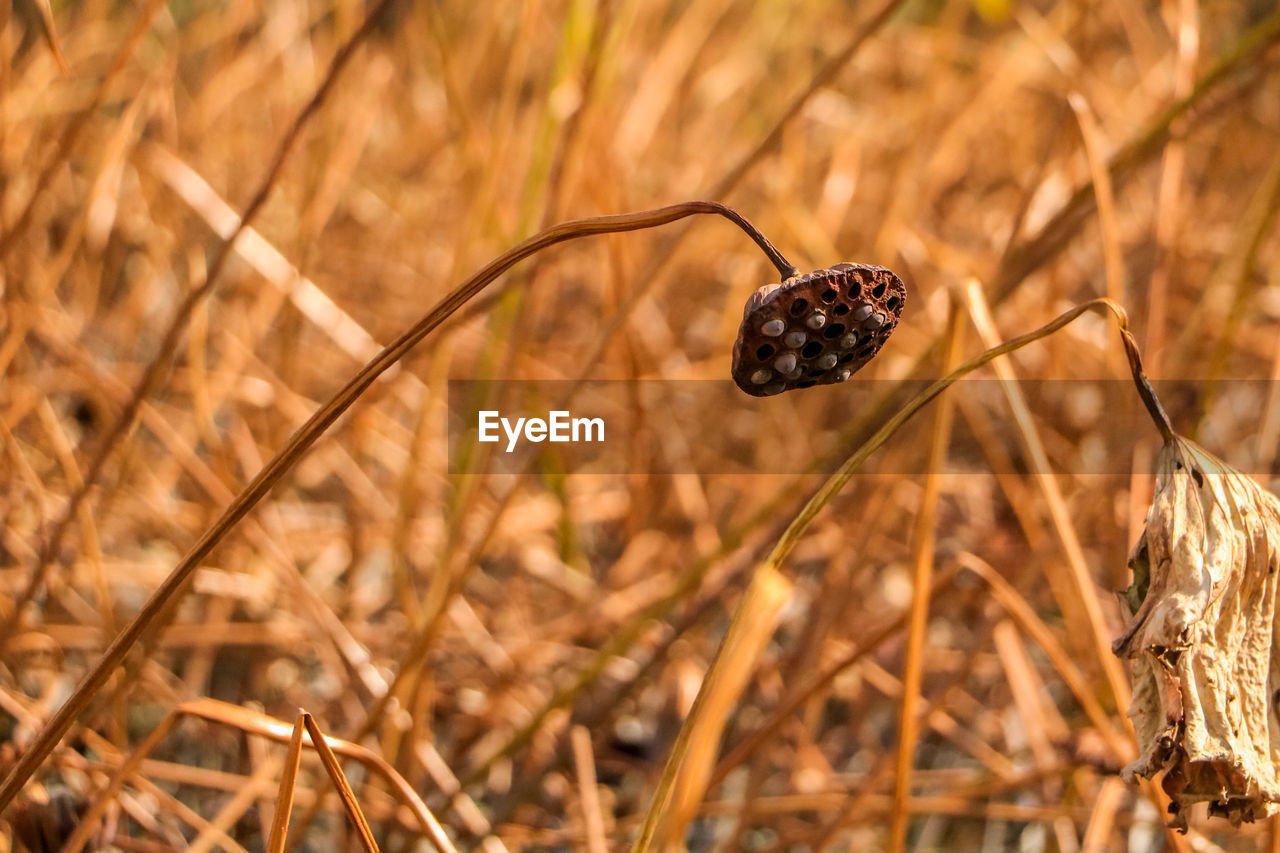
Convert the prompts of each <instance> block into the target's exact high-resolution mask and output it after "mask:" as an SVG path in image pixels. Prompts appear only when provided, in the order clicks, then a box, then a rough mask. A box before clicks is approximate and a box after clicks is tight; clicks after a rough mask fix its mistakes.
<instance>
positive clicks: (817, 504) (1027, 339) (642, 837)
mask: <svg viewBox="0 0 1280 853" xmlns="http://www.w3.org/2000/svg"><path fill="white" fill-rule="evenodd" d="M1095 310H1097V311H1102V312H1104V313H1108V312H1109V313H1110V314H1111V315H1112V316H1113V317H1114V318H1115V320H1116V325H1117V326H1118V328H1119V331H1120V337H1121V340H1122V341H1123V343H1124V348H1125V355H1126V356H1127V358H1128V362H1129V370H1130V373H1131V374H1132V377H1133V382H1134V385H1135V386H1136V388H1137V391H1138V396H1139V397H1141V398H1142V403H1143V405H1144V406H1145V407H1146V409H1147V412H1148V414H1150V415H1151V419H1152V421H1154V422H1155V425H1156V429H1157V430H1159V432H1160V435H1161V436H1162V437H1163V438H1164V440H1165V442H1166V443H1170V442H1173V441H1175V440H1176V436H1175V434H1174V431H1173V426H1172V424H1171V423H1170V421H1169V416H1168V415H1167V414H1166V413H1165V411H1164V407H1163V406H1162V405H1161V404H1160V400H1159V399H1158V398H1157V397H1156V394H1155V391H1154V390H1153V389H1152V387H1151V383H1150V381H1149V380H1148V379H1147V375H1146V372H1145V370H1144V369H1143V366H1142V356H1141V354H1140V353H1139V351H1138V345H1137V342H1136V341H1135V340H1134V338H1133V335H1132V334H1130V332H1129V318H1128V315H1127V314H1126V313H1125V310H1124V309H1123V308H1121V307H1120V306H1119V305H1117V304H1116V303H1115V302H1112V301H1111V300H1110V299H1094V300H1091V301H1089V302H1085V303H1083V304H1081V305H1077V306H1076V307H1074V308H1072V309H1070V310H1069V311H1066V312H1065V313H1063V314H1061V315H1059V316H1058V317H1056V318H1055V319H1053V320H1051V321H1050V322H1048V323H1046V324H1045V325H1043V326H1041V327H1040V328H1038V329H1036V330H1034V331H1032V332H1028V333H1027V334H1025V335H1020V336H1018V337H1016V338H1011V339H1010V340H1007V341H1005V342H1004V343H1002V344H1000V345H999V346H995V347H992V348H991V349H988V350H986V351H985V352H983V353H981V354H979V355H977V356H975V357H973V358H972V359H970V360H969V361H967V362H965V363H964V364H962V365H960V366H959V367H957V368H956V369H955V370H953V371H951V372H950V373H948V374H947V375H946V376H944V377H942V378H941V379H938V380H937V381H935V382H933V383H932V384H931V385H929V386H928V387H927V388H925V389H924V390H923V391H921V392H920V393H918V394H916V395H915V396H914V397H912V398H911V399H910V400H909V401H908V402H907V403H906V404H905V405H904V406H903V407H902V408H901V409H899V410H898V411H897V412H895V413H894V415H893V416H892V417H891V418H889V420H887V421H886V422H885V423H884V425H883V426H882V427H880V429H878V430H877V431H876V432H875V434H873V435H872V436H871V438H869V439H867V441H865V442H864V443H863V444H862V445H861V446H860V447H858V449H857V450H855V451H854V452H853V454H852V455H850V456H849V457H848V458H847V459H846V460H845V461H844V463H843V464H842V465H841V466H840V467H839V468H838V469H837V470H836V472H835V473H834V474H832V475H831V476H830V477H829V478H828V479H827V481H826V482H825V483H824V484H823V485H822V486H821V487H820V488H819V489H818V491H817V492H815V493H814V495H813V497H812V498H810V499H809V501H808V503H806V504H805V506H804V508H803V509H801V510H800V512H799V514H797V515H796V517H795V519H793V520H792V522H791V524H790V525H789V526H788V527H787V529H786V531H785V532H784V533H783V534H782V536H781V537H779V539H778V542H777V544H776V545H775V546H774V548H773V550H772V552H770V554H769V556H768V557H767V558H766V559H765V560H764V562H762V563H761V564H760V567H759V568H758V569H756V574H755V577H754V578H753V580H752V583H753V584H754V583H756V582H758V581H759V580H760V579H762V578H771V577H774V576H777V575H778V573H779V572H780V569H781V566H782V562H783V561H784V560H785V559H786V558H787V556H788V555H789V554H790V553H791V550H792V549H793V548H794V547H795V545H796V543H797V542H799V541H800V539H801V538H802V537H803V536H804V534H805V532H806V531H808V529H809V526H810V525H811V524H812V523H813V520H814V519H815V518H817V516H818V513H820V512H821V511H822V509H823V507H825V506H826V505H827V504H828V503H830V502H831V500H832V498H834V497H835V496H836V495H837V494H839V493H840V491H841V490H842V489H843V488H844V487H845V485H846V484H847V483H848V482H849V480H850V479H851V478H852V477H853V475H854V474H856V473H857V472H858V471H859V470H860V469H861V468H862V466H863V465H864V464H865V463H866V461H867V459H868V458H870V456H871V454H872V453H875V452H876V451H877V450H879V449H880V448H881V447H883V446H884V445H885V443H887V442H888V441H889V439H890V438H892V437H893V436H894V434H895V433H897V431H898V430H899V429H901V428H902V427H903V425H904V424H906V422H907V421H909V420H911V418H912V417H914V416H915V415H916V413H918V412H919V411H920V410H921V409H923V408H924V407H925V406H926V405H928V404H929V402H931V401H932V400H933V399H934V398H936V397H937V396H938V395H939V394H941V393H942V392H943V391H945V390H947V389H948V388H950V387H951V386H952V385H954V384H955V383H956V382H957V381H959V380H960V379H962V378H964V377H965V376H967V375H969V374H970V373H973V372H974V371H975V370H977V369H978V368H980V367H982V366H984V365H986V364H988V363H990V362H992V361H994V360H995V359H997V358H999V357H1000V356H1002V355H1007V354H1009V353H1012V352H1015V351H1017V350H1020V349H1022V348H1023V347H1025V346H1027V345H1028V344H1031V343H1035V342H1036V341H1039V340H1042V339H1043V338H1047V337H1048V336H1050V335H1052V334H1053V333H1054V332H1057V331H1059V330H1060V329H1062V328H1063V327H1064V326H1067V325H1069V324H1070V323H1071V322H1072V321H1074V320H1076V319H1077V318H1079V317H1080V316H1081V315H1082V314H1085V313H1088V312H1090V311H1095ZM746 618H747V616H746V615H744V612H743V609H742V607H741V606H739V608H738V610H737V611H736V612H735V613H734V616H733V620H732V621H731V622H730V625H729V629H728V631H727V632H726V635H725V636H726V639H728V638H729V637H731V636H733V635H734V632H735V628H740V624H741V623H742V621H743V620H744V619H746ZM723 649H724V643H723V642H722V644H721V649H720V650H718V651H717V653H716V657H715V658H714V660H713V662H712V666H711V669H710V670H709V671H708V672H707V674H706V676H705V677H704V678H703V681H702V686H701V687H700V688H699V690H698V695H697V697H695V699H694V703H693V708H692V710H691V711H690V713H689V716H688V717H687V718H686V719H685V723H684V725H683V726H682V727H681V733H680V735H679V736H678V737H677V739H676V743H675V747H674V748H673V749H672V752H671V755H670V756H669V757H668V759H667V764H666V767H665V768H664V769H663V773H662V777H661V779H660V780H659V783H658V789H657V790H656V791H655V792H654V795H653V799H652V801H651V802H650V805H649V811H648V813H647V814H646V816H645V821H644V823H643V824H642V826H641V828H640V833H639V835H638V836H637V837H636V840H635V843H634V845H633V846H632V848H631V849H632V853H644V851H648V850H651V849H654V848H655V846H657V845H656V841H657V835H658V829H659V827H660V826H662V825H663V824H664V823H665V822H666V821H667V820H668V819H669V814H670V812H671V810H672V803H671V794H672V791H673V790H674V788H675V786H676V783H677V781H678V780H679V779H680V777H681V775H682V769H683V767H682V765H683V764H684V762H685V757H686V755H687V751H688V748H689V741H690V738H689V736H688V732H690V731H692V730H693V727H694V726H695V725H697V724H698V723H699V720H698V717H699V715H700V713H701V712H702V711H703V709H704V708H705V707H706V699H705V697H704V693H705V692H706V690H707V689H708V685H714V684H716V683H718V681H719V680H721V679H720V675H721V674H720V673H719V672H717V669H718V668H719V667H721V666H724V665H725V664H724V659H725V655H723V654H722V653H721V652H722V651H723Z"/></svg>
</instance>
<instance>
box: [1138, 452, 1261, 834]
mask: <svg viewBox="0 0 1280 853" xmlns="http://www.w3.org/2000/svg"><path fill="white" fill-rule="evenodd" d="M1278 560H1280V500H1277V499H1276V497H1275V496H1274V495H1272V494H1270V493H1269V492H1267V491H1265V490H1263V489H1262V488H1260V487H1259V486H1258V485H1257V484H1256V483H1254V482H1253V480H1251V479H1250V478H1248V477H1246V476H1245V475H1244V474H1242V473H1241V472H1239V471H1237V470H1236V469H1234V468H1232V467H1230V466H1229V465H1227V464H1226V463H1224V462H1222V461H1221V460H1219V459H1217V458H1215V457H1214V456H1212V455H1211V454H1209V453H1207V452H1206V451H1205V450H1203V449H1202V448H1200V447H1198V446H1197V445H1195V444H1194V443H1192V442H1190V441H1187V440H1185V439H1182V438H1178V439H1176V440H1174V441H1172V442H1170V443H1168V444H1166V445H1165V447H1164V450H1163V451H1162V452H1161V454H1160V459H1159V467H1158V472H1157V477H1156V490H1155V498H1154V500H1153V502H1152V505H1151V510H1150V512H1149V514H1148V516H1147V526H1146V529H1145V530H1144V531H1143V533H1142V536H1141V538H1140V539H1139V540H1138V543H1137V544H1136V545H1135V546H1134V550H1133V553H1132V555H1131V556H1130V566H1131V567H1133V569H1134V579H1135V580H1134V587H1133V588H1131V589H1130V590H1129V600H1130V603H1131V605H1132V604H1136V605H1137V606H1136V611H1135V613H1134V616H1133V620H1132V621H1131V622H1130V624H1129V626H1128V628H1127V629H1126V630H1125V632H1124V634H1123V635H1122V636H1121V637H1120V638H1119V639H1118V640H1117V641H1116V643H1115V652H1116V654H1118V655H1120V656H1122V657H1128V658H1133V659H1134V667H1133V669H1134V672H1133V677H1134V692H1133V703H1132V705H1131V707H1130V709H1129V716H1130V717H1131V718H1132V719H1133V723H1134V727H1135V728H1136V730H1137V734H1138V743H1139V746H1140V747H1141V748H1142V750H1143V751H1142V755H1141V756H1140V757H1139V758H1138V760H1137V761H1135V762H1133V763H1132V764H1130V765H1129V766H1128V767H1126V768H1125V769H1124V771H1123V773H1124V776H1125V778H1126V779H1127V780H1129V781H1133V780H1134V778H1135V777H1137V776H1144V777H1147V778H1151V777H1153V776H1154V775H1155V774H1157V773H1159V772H1160V771H1162V770H1163V771H1165V777H1164V782H1163V785H1164V789H1165V791H1166V793H1168V794H1169V796H1170V797H1171V798H1172V800H1173V802H1172V804H1171V805H1170V807H1169V808H1170V811H1171V812H1172V813H1173V815H1174V825H1175V826H1178V827H1180V828H1183V829H1185V828H1186V814H1187V808H1188V807H1189V806H1191V805H1192V804H1194V803H1197V802H1207V803H1209V812H1210V814H1215V815H1220V816H1223V817H1226V818H1228V819H1230V820H1231V821H1232V823H1234V824H1239V823H1240V822H1241V821H1254V820H1257V819H1258V818H1261V817H1266V816H1267V815H1270V814H1273V813H1274V812H1275V811H1277V808H1278V807H1280V778H1278V772H1277V762H1280V716H1277V713H1276V703H1275V702H1274V701H1273V696H1274V695H1275V691H1276V689H1277V687H1280V658H1278V657H1277V649H1276V647H1275V643H1274V642H1273V638H1274V636H1275V630H1276V583H1277V574H1276V566H1277V562H1278ZM1144 585H1145V587H1146V588H1145V590H1144V589H1143V586H1144Z"/></svg>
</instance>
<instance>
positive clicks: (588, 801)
mask: <svg viewBox="0 0 1280 853" xmlns="http://www.w3.org/2000/svg"><path fill="white" fill-rule="evenodd" d="M570 736H571V739H572V743H573V764H574V767H575V769H576V770H577V776H578V792H579V793H578V801H579V803H580V804H581V808H582V831H583V833H584V834H585V835H586V837H587V853H608V851H609V844H608V841H607V840H606V839H605V835H604V820H603V818H602V817H601V813H600V794H599V792H598V791H597V790H596V765H595V759H594V757H593V756H592V750H591V732H589V731H587V729H586V728H584V727H582V726H574V727H573V731H572V732H571V734H570Z"/></svg>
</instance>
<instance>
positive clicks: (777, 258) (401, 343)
mask: <svg viewBox="0 0 1280 853" xmlns="http://www.w3.org/2000/svg"><path fill="white" fill-rule="evenodd" d="M702 214H714V215H716V216H723V217H724V218H726V219H728V220H729V221H731V222H733V223H734V224H735V225H737V226H738V227H739V228H741V229H742V230H743V231H745V232H746V233H747V234H748V235H749V236H750V237H751V238H752V239H753V240H754V241H755V242H756V244H757V245H758V246H759V247H760V248H761V249H762V250H763V251H764V252H765V254H766V255H767V256H768V257H769V260H770V261H771V262H772V263H773V264H774V266H776V267H777V268H778V271H779V273H781V274H784V275H785V274H786V271H787V270H791V271H794V270H795V267H794V266H792V265H791V263H790V262H788V261H787V260H786V259H785V258H784V257H783V256H782V254H781V253H780V252H779V251H778V250H777V249H776V248H774V246H773V244H772V243H770V242H769V241H768V239H766V238H765V236H764V235H763V234H761V233H760V231H759V230H757V229H756V228H755V226H753V225H752V224H751V223H750V222H748V221H747V219H746V218H745V217H743V216H742V215H741V214H740V213H738V212H737V211H735V210H733V209H732V208H730V207H727V206H726V205H723V204H720V203H719V202H714V201H686V202H682V203H680V204H673V205H670V206H668V207H661V208H658V209H656V210H648V211H642V212H640V213H626V214H620V215H617V216H598V217H592V218H590V219H577V220H573V221H570V222H564V223H561V224H560V225H555V226H553V227H551V228H548V229H546V230H545V231H543V232H541V233H539V234H536V235H535V236H533V237H530V238H529V239H528V240H526V241H525V242H523V243H521V244H520V245H518V246H516V247H515V248H513V249H510V250H508V251H507V252H505V253H504V254H502V255H501V256H499V257H498V258H496V259H494V260H493V261H491V262H490V263H489V264H488V265H487V266H486V267H484V268H483V269H481V270H480V271H479V272H477V273H476V274H474V275H473V276H471V278H469V279H467V280H466V281H464V282H463V283H462V284H460V285H458V287H456V288H454V289H453V290H452V291H451V292H450V293H449V294H448V295H447V296H445V297H444V298H443V299H442V300H440V302H438V303H437V304H436V306H435V307H434V308H432V309H431V310H430V311H429V312H427V314H426V315H425V316H424V317H422V319H420V320H419V321H418V322H417V323H415V324H414V325H413V326H411V327H410V328H409V329H407V330H406V331H404V332H403V333H401V335H400V336H399V337H397V338H396V339H395V340H394V341H392V342H391V343H390V344H388V345H387V346H386V348H384V349H383V350H382V351H381V352H380V353H378V355H376V356H374V358H373V359H372V360H371V361H370V362H369V363H368V364H366V365H365V366H364V367H362V368H361V369H360V370H359V371H358V372H357V373H356V374H355V375H354V376H352V377H351V379H350V380H348V381H347V383H346V384H345V385H344V386H343V387H342V388H340V389H339V390H338V391H337V393H335V394H334V395H333V397H331V398H330V399H329V401H328V402H326V403H325V404H324V405H323V406H321V407H320V408H319V409H317V410H316V412H315V414H313V415H312V416H311V417H310V418H309V419H308V420H307V422H306V423H304V424H303V425H302V426H300V427H298V429H297V430H296V431H295V432H294V433H293V435H291V436H290V437H289V440H288V441H286V442H285V445H284V447H282V448H281V449H280V450H279V451H277V452H276V454H275V456H273V457H272V458H271V460H270V461H269V462H268V463H267V464H266V465H264V466H263V468H262V470H261V471H259V472H258V474H257V476H255V477H254V478H253V480H252V481H250V483H249V484H248V485H247V486H245V487H244V489H243V490H241V492H240V494H238V495H236V497H235V499H233V500H232V501H231V503H230V504H228V505H227V507H226V509H224V510H223V512H222V515H221V516H220V517H219V518H218V520H217V521H215V522H214V523H213V524H212V525H211V526H210V527H209V528H208V529H207V530H206V531H205V532H204V534H203V535H202V536H201V537H200V539H199V540H197V541H196V543H195V544H194V545H193V546H192V547H191V549H190V550H189V551H188V552H187V554H186V556H184V557H183V558H182V560H181V561H180V562H179V563H178V565H177V566H175V567H174V569H173V571H172V572H170V574H169V576H168V577H167V578H166V579H165V580H164V582H163V583H162V584H160V586H159V587H157V588H156V591H155V592H153V593H152V594H151V597H150V598H149V599H148V600H147V602H146V604H144V605H143V606H142V609H141V610H139V611H138V613H137V615H136V616H134V618H133V620H132V621H131V622H130V623H129V624H128V625H127V626H126V627H125V629H124V630H123V631H121V632H120V633H119V634H118V635H116V638H115V639H114V640H113V641H112V642H111V645H110V646H108V647H107V649H106V651H105V652H104V653H103V655H102V657H101V659H99V660H98V662H97V663H96V664H95V665H94V666H93V668H92V669H91V670H89V672H88V673H87V674H86V675H85V677H84V679H83V680H82V681H81V682H80V684H79V685H78V686H77V688H76V691H75V693H74V694H72V696H71V697H70V698H69V699H68V700H67V702H66V703H64V704H63V705H62V707H61V708H59V709H58V712H57V713H56V714H55V715H54V716H53V717H52V718H51V719H50V720H49V722H48V723H46V724H45V727H44V728H43V729H42V730H41V731H40V733H39V735H37V736H36V738H35V740H33V741H32V743H31V746H30V748H29V749H28V750H27V751H26V752H25V753H24V754H23V755H22V757H21V758H20V759H19V760H18V762H17V763H16V764H15V765H14V766H13V769H11V770H10V771H9V775H8V776H6V777H5V779H4V781H3V783H0V811H3V810H4V809H5V808H6V807H7V806H8V805H9V803H10V802H12V800H13V798H14V796H16V795H17V793H18V791H20V790H21V789H22V786H23V785H24V784H25V783H26V781H27V779H29V778H30V777H31V774H32V773H34V772H35V770H36V768H38V767H39V766H40V764H41V763H42V762H43V761H44V760H45V758H47V757H48V756H49V753H51V752H52V751H53V749H54V747H55V746H57V744H58V741H60V740H61V739H62V737H63V735H65V734H66V733H67V730H68V729H70V728H71V726H72V724H73V723H74V722H75V720H76V718H77V717H78V716H79V715H80V712H81V711H82V710H84V708H85V706H86V705H88V703H89V701H90V699H91V698H92V697H93V695H94V694H95V693H96V692H97V691H98V690H99V689H100V688H101V687H102V685H103V684H105V683H106V681H107V679H108V678H109V677H110V676H111V673H112V672H113V671H114V670H115V668H116V667H117V666H119V665H120V664H121V662H122V661H123V660H124V657H125V655H126V654H127V653H128V651H129V649H131V648H132V647H133V646H134V644H135V643H137V642H138V640H139V639H140V638H141V637H142V636H143V634H144V633H145V632H146V631H147V630H148V629H149V628H150V627H151V626H152V625H153V624H155V623H156V622H157V621H158V619H159V618H160V616H161V614H162V613H163V612H164V611H165V609H166V608H167V607H168V606H169V605H170V604H172V603H173V601H174V600H175V599H176V598H177V597H178V596H179V594H180V592H181V590H182V587H183V586H184V584H185V583H186V581H187V580H188V579H189V578H190V577H191V575H192V573H193V572H194V571H195V569H196V567H197V566H198V565H200V563H201V561H203V560H204V558H205V557H207V556H208V555H209V553H210V552H211V551H213V549H214V548H215V547H217V545H218V543H220V542H221V541H222V540H223V539H224V538H225V537H226V535H227V533H229V532H230V531H231V529H232V528H234V527H235V526H236V524H238V523H239V522H240V520H241V519H242V518H244V517H245V515H247V514H248V513H249V511H250V510H252V509H253V508H254V507H255V506H257V504H258V502H259V501H261V500H262V499H263V497H265V496H266V494H267V492H269V491H270V490H271V488H272V487H273V486H274V485H275V484H276V483H277V482H278V481H279V480H280V479H281V478H282V477H283V476H284V475H285V474H286V473H288V471H289V469H291V468H292V467H293V466H294V465H295V464H297V462H298V460H299V459H301V458H302V456H303V455H305V454H306V452H307V451H308V450H309V449H310V448H311V446H312V445H313V444H315V442H316V440H317V439H319V438H320V436H321V435H323V434H324V432H325V431H326V430H327V429H328V428H329V427H330V426H332V425H333V423H334V422H335V421H336V420H337V419H338V418H339V417H340V416H341V415H342V413H343V412H345V411H346V410H347V409H349V408H350V407H351V405H352V404H353V403H355V401H356V400H357V399H358V398H359V397H360V395H361V394H363V393H364V392H365V390H367V389H368V388H369V386H370V385H372V384H373V383H374V381H375V380H376V379H377V378H378V377H379V376H381V375H382V374H383V373H385V372H386V371H387V370H388V369H390V368H391V367H392V366H393V365H394V364H396V363H397V362H398V361H400V359H402V358H404V356H405V355H406V354H408V352H409V351H410V350H411V349H413V347H414V346H416V345H417V344H418V343H420V342H421V341H422V340H423V338H425V337H426V336H427V335H428V334H430V333H431V331H432V330H433V329H435V328H436V327H437V326H439V325H440V324H441V323H442V322H444V321H445V320H446V319H447V318H448V317H449V316H450V315H452V314H453V313H454V312H455V311H457V310H458V309H459V308H461V307H462V306H463V305H465V304H466V303H467V302H468V301H469V300H470V299H471V298H472V297H474V296H475V295H476V294H478V293H480V292H481V291H482V290H484V288H486V287H487V286H488V285H489V284H490V283H492V282H493V281H494V279H496V278H497V277H498V276H500V275H502V273H504V272H506V271H507V270H508V269H510V268H511V267H513V266H515V265H516V264H517V263H519V262H520V261H522V260H524V259H525V258H527V257H529V256H531V255H534V254H536V253H538V252H540V251H542V250H543V249H546V248H549V247H551V246H554V245H556V244H557V243H563V242H565V241H568V240H576V239H578V238H580V237H590V236H593V235H598V234H613V233H619V232H624V231H638V230H642V229H645V228H653V227H656V226H659V225H666V224H667V223H670V222H675V221H677V220H679V219H684V218H685V217H688V216H697V215H702Z"/></svg>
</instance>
